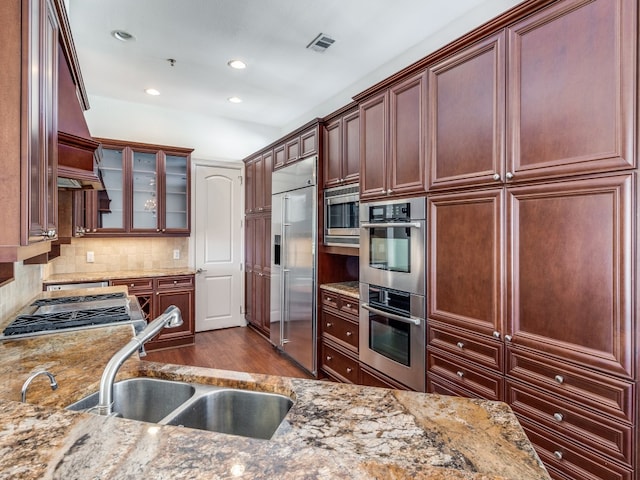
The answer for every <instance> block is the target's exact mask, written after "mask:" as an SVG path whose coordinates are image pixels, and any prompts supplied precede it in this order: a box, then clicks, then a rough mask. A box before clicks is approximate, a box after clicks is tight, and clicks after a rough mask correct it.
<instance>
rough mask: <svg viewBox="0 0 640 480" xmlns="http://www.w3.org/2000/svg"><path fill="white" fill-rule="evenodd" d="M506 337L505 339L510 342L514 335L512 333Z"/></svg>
mask: <svg viewBox="0 0 640 480" xmlns="http://www.w3.org/2000/svg"><path fill="white" fill-rule="evenodd" d="M504 339H505V341H507V342H510V341H511V340H513V337H512V336H511V335H505V336H504Z"/></svg>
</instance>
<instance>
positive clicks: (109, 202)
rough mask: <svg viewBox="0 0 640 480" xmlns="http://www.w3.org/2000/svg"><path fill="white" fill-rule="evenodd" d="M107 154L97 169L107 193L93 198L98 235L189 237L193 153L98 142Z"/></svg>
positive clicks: (186, 150)
mask: <svg viewBox="0 0 640 480" xmlns="http://www.w3.org/2000/svg"><path fill="white" fill-rule="evenodd" d="M97 140H99V141H100V142H101V144H102V146H103V150H104V155H103V159H102V162H101V163H100V165H99V170H100V176H101V178H102V180H103V182H104V186H105V189H104V190H99V191H91V192H88V193H87V195H90V196H93V197H94V198H93V199H92V200H91V201H89V202H88V203H87V208H89V206H91V207H93V210H92V212H91V214H92V216H93V218H92V219H91V221H90V222H88V223H91V224H92V225H93V228H91V230H90V231H87V234H90V235H98V236H157V235H162V236H170V235H171V236H188V235H189V234H190V232H191V181H190V178H191V152H192V151H193V150H192V149H187V148H178V147H168V146H161V145H150V144H143V143H132V142H123V141H120V140H110V139H102V138H101V139H97Z"/></svg>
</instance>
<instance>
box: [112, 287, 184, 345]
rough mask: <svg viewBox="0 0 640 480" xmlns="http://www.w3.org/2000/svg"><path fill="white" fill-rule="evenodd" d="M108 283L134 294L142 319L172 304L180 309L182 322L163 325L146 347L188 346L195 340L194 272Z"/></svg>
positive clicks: (149, 317) (158, 314)
mask: <svg viewBox="0 0 640 480" xmlns="http://www.w3.org/2000/svg"><path fill="white" fill-rule="evenodd" d="M110 284H111V285H126V286H127V288H128V290H129V294H131V295H135V296H136V298H137V299H138V303H139V304H140V307H141V308H142V311H143V314H144V316H145V320H147V321H148V322H151V321H152V320H154V319H155V318H156V317H158V316H160V315H161V314H162V313H163V312H164V311H165V310H166V309H167V308H169V307H170V306H171V305H175V306H176V307H178V308H179V309H180V313H181V314H182V321H183V323H182V325H181V326H179V327H176V328H166V329H164V330H162V331H161V332H160V333H159V334H158V336H156V337H155V338H154V339H153V340H151V341H150V342H148V343H146V344H145V349H146V350H149V351H150V350H157V349H160V348H170V347H179V346H184V345H191V344H193V342H194V339H195V278H194V275H175V276H166V277H140V278H120V279H114V280H111V281H110Z"/></svg>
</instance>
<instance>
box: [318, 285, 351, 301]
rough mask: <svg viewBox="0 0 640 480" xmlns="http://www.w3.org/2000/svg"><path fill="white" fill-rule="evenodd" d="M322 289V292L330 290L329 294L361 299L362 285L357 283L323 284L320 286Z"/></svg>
mask: <svg viewBox="0 0 640 480" xmlns="http://www.w3.org/2000/svg"><path fill="white" fill-rule="evenodd" d="M320 288H321V289H322V290H328V291H329V292H335V293H339V294H341V295H346V296H348V297H353V298H360V284H359V283H358V282H356V281H352V282H338V283H323V284H322V285H320Z"/></svg>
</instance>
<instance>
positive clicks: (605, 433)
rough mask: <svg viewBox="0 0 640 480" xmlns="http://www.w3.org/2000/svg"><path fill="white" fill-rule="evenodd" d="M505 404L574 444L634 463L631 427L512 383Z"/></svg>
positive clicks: (509, 382)
mask: <svg viewBox="0 0 640 480" xmlns="http://www.w3.org/2000/svg"><path fill="white" fill-rule="evenodd" d="M506 401H507V402H508V403H509V405H510V406H511V408H512V409H513V411H514V412H515V413H517V414H519V415H522V416H524V417H527V418H529V419H530V420H534V421H536V422H537V423H540V424H542V425H543V426H545V427H547V428H549V429H551V430H554V431H556V432H558V433H559V434H562V435H566V436H567V437H568V438H570V439H571V443H572V444H574V443H579V444H582V445H585V446H586V447H590V448H592V449H595V450H596V451H597V452H601V453H602V454H604V455H608V456H611V457H612V458H615V459H616V460H618V461H621V462H624V463H627V464H628V465H632V463H633V450H632V442H633V427H632V426H631V425H628V424H623V423H620V422H616V421H614V420H609V419H608V418H607V417H604V416H603V415H597V414H595V413H591V412H590V411H589V410H587V409H585V408H580V407H579V406H577V405H574V404H572V403H570V402H567V401H563V400H562V399H560V398H558V397H555V396H553V395H550V394H548V393H546V392H544V391H542V390H538V389H535V388H530V387H527V386H525V385H521V384H520V383H517V382H514V381H512V380H507V382H506Z"/></svg>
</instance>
